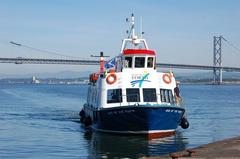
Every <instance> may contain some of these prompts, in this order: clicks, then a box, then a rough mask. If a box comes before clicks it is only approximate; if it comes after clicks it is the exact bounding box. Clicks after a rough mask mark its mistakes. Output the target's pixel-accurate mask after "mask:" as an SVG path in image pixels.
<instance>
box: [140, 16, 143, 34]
mask: <svg viewBox="0 0 240 159" xmlns="http://www.w3.org/2000/svg"><path fill="white" fill-rule="evenodd" d="M140 35H141V39H142V38H143V31H142V16H141V17H140Z"/></svg>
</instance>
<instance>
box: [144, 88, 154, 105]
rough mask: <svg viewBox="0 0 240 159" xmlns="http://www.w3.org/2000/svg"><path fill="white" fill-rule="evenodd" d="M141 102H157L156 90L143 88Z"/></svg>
mask: <svg viewBox="0 0 240 159" xmlns="http://www.w3.org/2000/svg"><path fill="white" fill-rule="evenodd" d="M143 100H144V102H157V96H156V89H155V88H143Z"/></svg>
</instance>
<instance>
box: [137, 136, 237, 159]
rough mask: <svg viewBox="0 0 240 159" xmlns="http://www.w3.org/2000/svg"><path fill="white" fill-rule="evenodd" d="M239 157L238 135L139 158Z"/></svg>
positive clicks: (204, 158)
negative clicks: (179, 150)
mask: <svg viewBox="0 0 240 159" xmlns="http://www.w3.org/2000/svg"><path fill="white" fill-rule="evenodd" d="M174 157H176V159H177V158H178V159H240V136H239V137H235V138H229V139H225V140H222V141H217V142H213V143H210V144H206V145H202V146H199V147H197V148H193V149H187V150H185V151H181V152H175V153H171V154H169V155H166V156H160V157H142V158H141V159H171V158H174Z"/></svg>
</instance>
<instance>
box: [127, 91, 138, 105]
mask: <svg viewBox="0 0 240 159" xmlns="http://www.w3.org/2000/svg"><path fill="white" fill-rule="evenodd" d="M126 92H127V102H140V94H139V89H138V88H127V89H126Z"/></svg>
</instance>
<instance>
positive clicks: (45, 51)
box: [9, 41, 86, 59]
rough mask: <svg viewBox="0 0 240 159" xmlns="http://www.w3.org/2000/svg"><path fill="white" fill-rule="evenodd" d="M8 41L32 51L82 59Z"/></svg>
mask: <svg viewBox="0 0 240 159" xmlns="http://www.w3.org/2000/svg"><path fill="white" fill-rule="evenodd" d="M9 43H10V44H12V45H16V46H20V47H24V48H27V49H30V50H34V51H38V52H43V53H46V54H51V55H57V56H62V57H67V58H78V59H79V58H81V59H84V58H82V57H76V56H69V55H64V54H60V53H57V52H53V51H48V50H43V49H39V48H34V47H31V46H27V45H23V44H20V43H16V42H13V41H10V42H9ZM85 59H86V58H85Z"/></svg>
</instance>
